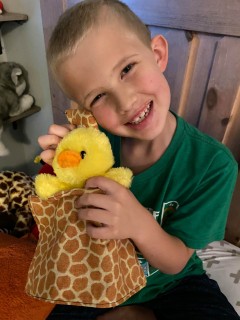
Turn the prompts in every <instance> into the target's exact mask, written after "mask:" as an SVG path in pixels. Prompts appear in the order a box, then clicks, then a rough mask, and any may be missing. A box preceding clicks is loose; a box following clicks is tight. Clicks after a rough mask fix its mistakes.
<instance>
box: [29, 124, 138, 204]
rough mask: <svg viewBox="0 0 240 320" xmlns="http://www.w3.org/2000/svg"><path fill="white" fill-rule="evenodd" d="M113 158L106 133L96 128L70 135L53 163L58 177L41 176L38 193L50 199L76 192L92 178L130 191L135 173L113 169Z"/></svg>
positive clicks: (77, 131)
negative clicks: (53, 196)
mask: <svg viewBox="0 0 240 320" xmlns="http://www.w3.org/2000/svg"><path fill="white" fill-rule="evenodd" d="M113 164H114V157H113V153H112V149H111V145H110V142H109V139H108V138H107V136H106V135H105V133H103V132H101V131H99V130H98V129H96V128H93V127H88V128H84V127H80V128H77V129H74V130H72V131H71V132H70V133H68V134H67V135H66V136H65V137H64V138H63V139H62V140H61V142H60V143H59V145H58V147H57V149H56V153H55V157H54V159H53V163H52V166H53V169H54V172H55V174H56V176H53V175H50V174H39V175H38V176H37V177H36V181H35V188H36V193H37V195H38V196H39V197H40V198H41V199H47V198H49V197H50V196H52V195H54V194H55V193H57V192H59V191H63V190H70V189H73V188H83V187H84V184H85V182H86V180H87V179H88V178H90V177H93V176H104V177H107V178H111V179H113V180H115V181H117V182H118V183H120V184H122V185H123V186H125V187H127V188H128V187H129V186H130V184H131V180H132V171H131V170H130V169H128V168H123V167H119V168H112V166H113Z"/></svg>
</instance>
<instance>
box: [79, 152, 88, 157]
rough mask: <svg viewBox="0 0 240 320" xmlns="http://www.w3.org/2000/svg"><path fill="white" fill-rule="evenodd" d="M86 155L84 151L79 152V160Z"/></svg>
mask: <svg viewBox="0 0 240 320" xmlns="http://www.w3.org/2000/svg"><path fill="white" fill-rule="evenodd" d="M86 154H87V152H86V151H81V152H80V155H81V158H82V159H84V158H85V156H86Z"/></svg>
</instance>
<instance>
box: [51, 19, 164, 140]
mask: <svg viewBox="0 0 240 320" xmlns="http://www.w3.org/2000/svg"><path fill="white" fill-rule="evenodd" d="M166 65H167V44H166V42H165V39H163V38H162V37H161V36H157V37H155V38H154V39H153V40H152V43H151V48H148V47H147V46H146V45H145V44H143V43H142V42H141V41H140V40H139V39H138V37H137V35H136V34H134V33H132V32H131V31H129V29H127V28H126V27H123V26H122V24H120V23H118V22H115V23H105V24H103V25H102V26H101V27H99V28H95V29H93V30H91V31H90V32H89V33H88V34H87V35H86V37H85V38H84V39H83V40H82V41H81V42H80V43H79V46H78V48H77V50H76V52H75V53H74V55H72V56H70V57H68V58H67V59H66V60H65V61H64V62H63V63H62V64H61V65H60V66H59V68H58V72H57V77H58V79H59V82H60V85H61V87H62V88H63V90H64V91H65V92H66V93H67V95H68V96H69V97H70V98H71V99H72V100H74V101H76V102H77V103H78V104H80V105H81V106H84V107H85V108H86V109H88V110H90V111H91V112H92V113H93V115H94V116H95V118H96V120H97V122H98V123H99V125H100V126H102V127H103V128H105V129H107V130H108V131H110V132H112V133H114V134H116V135H119V136H124V137H132V138H136V139H144V140H152V139H154V138H156V137H157V136H159V135H160V134H161V132H162V131H163V129H164V127H165V125H166V119H167V114H168V109H169V105H170V91H169V86H168V84H167V81H166V79H165V77H164V76H163V74H162V72H163V71H164V70H165V68H166Z"/></svg>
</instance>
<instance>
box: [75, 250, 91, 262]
mask: <svg viewBox="0 0 240 320" xmlns="http://www.w3.org/2000/svg"><path fill="white" fill-rule="evenodd" d="M87 255H88V250H86V249H80V250H79V251H78V252H77V253H76V255H74V256H72V262H81V261H82V260H83V259H84V258H85V257H87Z"/></svg>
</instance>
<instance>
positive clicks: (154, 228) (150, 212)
mask: <svg viewBox="0 0 240 320" xmlns="http://www.w3.org/2000/svg"><path fill="white" fill-rule="evenodd" d="M48 61H49V64H50V66H51V68H52V71H53V74H54V76H55V78H56V81H57V82H58V84H59V85H60V87H61V88H62V90H63V91H64V92H65V93H66V95H67V96H68V97H69V98H70V99H72V100H73V101H75V102H77V103H78V104H79V105H80V106H81V107H83V108H86V109H87V110H90V111H91V112H92V113H93V115H94V116H95V118H96V120H97V122H98V123H99V125H100V126H101V127H102V128H104V129H105V130H106V131H107V132H108V136H109V139H110V141H111V144H112V148H113V151H114V154H115V160H116V166H118V165H119V164H121V165H122V166H126V167H129V168H130V169H131V170H132V171H133V173H134V179H133V183H132V187H131V191H130V190H127V189H125V188H124V187H122V186H121V185H119V184H118V183H116V182H114V181H111V180H109V179H107V178H104V177H94V178H92V179H89V180H88V181H87V183H86V187H87V188H92V187H98V188H100V189H102V190H103V191H105V194H101V195H99V194H98V195H97V194H89V195H84V196H82V197H81V198H80V199H79V200H78V201H77V202H76V207H77V208H78V210H79V219H84V220H93V221H98V222H100V223H102V227H95V226H94V225H91V224H89V225H88V227H87V232H88V234H89V235H90V236H91V237H94V238H100V239H125V238H130V239H131V240H132V241H133V242H134V244H135V245H136V247H137V248H138V250H139V252H140V253H141V254H139V261H140V263H141V265H142V267H143V268H144V271H145V274H146V276H147V286H146V287H145V288H144V289H142V290H141V291H140V292H139V293H137V294H135V295H134V296H133V297H132V298H130V299H129V300H128V301H127V302H125V303H124V306H121V307H117V308H114V309H112V310H103V309H94V308H83V307H71V306H57V307H56V308H55V309H54V311H53V312H52V313H51V315H50V316H49V318H48V319H49V320H50V319H58V320H61V319H70V320H71V319H78V320H80V319H84V320H86V319H98V320H108V319H110V320H118V319H121V320H128V319H137V320H141V319H144V320H147V319H149V320H154V319H201V320H203V319H218V320H221V319H229V320H230V319H239V317H238V315H237V314H236V312H235V311H234V309H233V307H232V306H231V305H230V304H229V302H228V301H227V299H226V298H225V296H224V295H223V294H222V293H221V291H220V289H219V287H218V286H217V284H216V282H214V281H212V280H210V279H209V278H208V277H207V276H206V274H205V272H204V271H203V268H202V263H201V260H200V259H199V258H198V257H197V255H196V253H195V249H198V248H203V247H205V246H206V245H207V244H208V243H209V242H212V241H215V240H220V239H222V238H223V236H224V229H225V223H226V219H227V213H228V209H229V204H230V200H231V196H232V192H233V188H234V185H235V180H236V175H237V165H236V162H235V160H234V159H233V157H232V155H231V154H230V152H229V151H228V150H227V148H225V147H224V146H223V145H222V144H220V143H219V142H217V141H215V140H213V139H212V138H210V137H208V136H206V135H204V134H202V133H200V132H199V131H198V130H197V129H195V128H193V127H192V126H190V125H189V124H187V123H186V122H185V121H184V120H183V119H181V118H180V117H178V116H177V115H175V114H173V113H172V112H171V111H169V108H170V90H169V86H168V83H167V81H166V79H165V77H164V75H163V72H164V71H165V69H166V66H167V62H168V48H167V42H166V40H165V39H164V38H163V37H162V36H161V35H158V36H155V37H154V38H153V39H151V37H150V34H149V31H148V29H147V28H146V27H145V25H144V24H143V23H142V22H141V21H140V20H139V19H138V18H137V17H136V16H135V15H134V14H133V13H132V12H131V11H130V10H129V8H128V7H127V6H126V5H124V4H122V3H121V2H119V1H117V0H86V1H83V2H81V3H79V4H77V5H76V6H74V7H73V8H71V9H69V10H68V11H66V12H65V13H64V14H63V16H62V17H61V18H60V20H59V22H58V24H57V26H56V28H55V30H54V32H53V34H52V37H51V40H50V44H49V49H48ZM70 129H72V128H70V127H63V126H57V125H52V126H51V127H50V129H49V133H48V134H47V135H46V136H41V137H40V138H39V144H40V146H41V147H42V148H43V149H44V151H43V152H42V154H41V156H42V159H43V160H44V161H45V162H47V163H49V164H51V161H52V158H53V156H54V149H55V147H56V145H57V144H58V142H59V141H60V139H61V138H62V137H63V136H64V135H65V134H66V133H67V132H68V131H69V130H70Z"/></svg>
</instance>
